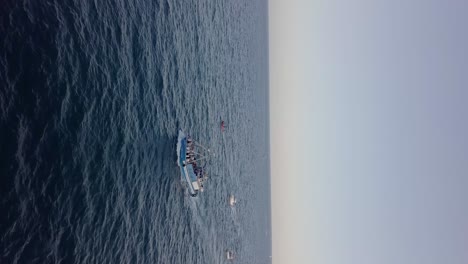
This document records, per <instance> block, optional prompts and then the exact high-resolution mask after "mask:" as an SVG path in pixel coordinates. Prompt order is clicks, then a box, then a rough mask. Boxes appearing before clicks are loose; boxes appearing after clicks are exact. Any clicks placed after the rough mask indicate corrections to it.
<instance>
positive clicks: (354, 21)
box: [269, 0, 468, 264]
mask: <svg viewBox="0 0 468 264" xmlns="http://www.w3.org/2000/svg"><path fill="white" fill-rule="evenodd" d="M269 5H270V6H269V30H270V107H271V150H272V157H271V159H272V160H271V161H272V207H273V208H272V218H273V219H272V222H273V263H274V264H282V263H294V264H295V263H311V264H312V263H320V264H344V263H356V264H367V263H368V264H377V263H378V264H387V263H388V264H395V263H398V264H406V263H408V264H415V263H421V264H423V263H424V264H431V263H434V264H442V263H450V264H462V263H463V264H466V263H468V138H467V137H468V51H467V49H468V29H467V26H468V15H467V14H468V1H451V0H447V1H442V0H441V1H432V0H413V1H412V0H404V1H403V0H394V1H380V0H343V1H338V0H327V1H318V0H311V1H305V0H304V1H299V0H293V1H280V0H272V1H270V2H269Z"/></svg>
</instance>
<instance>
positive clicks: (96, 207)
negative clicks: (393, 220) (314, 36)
mask: <svg viewBox="0 0 468 264" xmlns="http://www.w3.org/2000/svg"><path fill="white" fill-rule="evenodd" d="M267 44H268V43H267V3H266V1H263V0H262V1H249V0H239V1H224V0H218V1H216V0H215V1H203V0H202V1H198V0H197V1H157V0H156V1H150V0H135V1H123V0H115V1H110V0H102V1H89V0H74V1H73V0H72V1H49V0H44V1H32V0H17V1H13V0H5V1H3V2H2V4H0V126H1V127H0V191H1V192H0V194H1V197H0V263H224V262H227V260H225V251H226V250H234V251H235V252H236V260H235V262H236V263H269V262H271V259H270V258H269V256H270V255H271V235H270V234H271V232H270V230H271V224H270V181H269V133H268V126H269V124H268V45H267ZM221 120H225V122H226V124H227V128H226V132H225V133H221V132H220V128H219V123H220V121H221ZM178 129H184V130H185V131H186V132H188V133H190V134H191V135H192V136H193V137H194V138H196V139H198V141H200V142H202V143H204V144H205V145H207V146H209V147H210V148H211V149H212V151H213V152H214V153H215V156H214V157H212V158H211V160H210V161H209V162H208V170H209V172H210V175H211V178H210V179H209V181H208V182H207V183H206V184H205V192H204V193H202V194H201V195H199V197H197V198H192V197H190V196H189V195H188V194H187V191H186V190H185V189H184V186H183V184H182V183H181V177H180V171H179V169H178V167H177V166H176V162H175V161H176V151H175V150H176V138H177V132H178ZM231 193H232V194H235V195H236V196H237V199H238V204H237V206H236V207H235V208H230V207H229V206H228V204H227V202H228V201H227V199H228V196H229V194H231Z"/></svg>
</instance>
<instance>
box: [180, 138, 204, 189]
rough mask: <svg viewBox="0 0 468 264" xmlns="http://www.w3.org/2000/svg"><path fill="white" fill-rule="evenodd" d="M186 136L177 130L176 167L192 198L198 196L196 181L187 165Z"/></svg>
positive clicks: (190, 166) (190, 165)
mask: <svg viewBox="0 0 468 264" xmlns="http://www.w3.org/2000/svg"><path fill="white" fill-rule="evenodd" d="M186 155H187V135H185V133H184V132H183V131H182V130H179V136H178V139H177V165H178V166H179V168H180V173H181V179H182V181H184V182H186V183H187V189H188V192H189V194H190V195H191V196H192V197H195V196H197V195H198V190H199V186H198V181H197V176H196V175H195V172H194V168H193V166H192V164H188V162H187V159H186Z"/></svg>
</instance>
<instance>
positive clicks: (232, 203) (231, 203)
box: [229, 194, 237, 207]
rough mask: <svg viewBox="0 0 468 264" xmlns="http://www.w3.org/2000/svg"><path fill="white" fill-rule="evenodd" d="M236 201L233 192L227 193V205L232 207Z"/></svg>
mask: <svg viewBox="0 0 468 264" xmlns="http://www.w3.org/2000/svg"><path fill="white" fill-rule="evenodd" d="M236 203H237V200H236V197H234V195H233V194H231V195H229V205H230V206H231V207H234V206H235V205H236Z"/></svg>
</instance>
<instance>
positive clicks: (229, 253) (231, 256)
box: [226, 250, 235, 260]
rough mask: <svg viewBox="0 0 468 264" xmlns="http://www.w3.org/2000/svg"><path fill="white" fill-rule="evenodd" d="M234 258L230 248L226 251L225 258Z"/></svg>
mask: <svg viewBox="0 0 468 264" xmlns="http://www.w3.org/2000/svg"><path fill="white" fill-rule="evenodd" d="M234 258H235V255H234V252H233V251H232V250H227V251H226V259H227V260H233V259H234Z"/></svg>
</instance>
